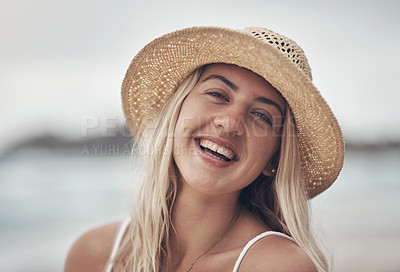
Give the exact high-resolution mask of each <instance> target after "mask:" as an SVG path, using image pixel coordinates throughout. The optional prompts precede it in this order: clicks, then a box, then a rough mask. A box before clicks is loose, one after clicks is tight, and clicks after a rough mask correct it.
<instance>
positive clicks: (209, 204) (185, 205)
mask: <svg viewBox="0 0 400 272" xmlns="http://www.w3.org/2000/svg"><path fill="white" fill-rule="evenodd" d="M180 189H181V190H178V194H177V197H176V200H175V203H174V207H173V211H172V223H173V226H174V229H175V233H171V234H172V235H171V240H170V245H171V248H172V250H173V252H175V253H176V255H174V256H175V257H174V263H175V265H179V264H181V265H182V266H183V267H185V266H186V265H190V264H191V262H193V261H194V260H196V258H197V257H199V256H200V255H201V254H203V253H204V252H206V251H208V250H211V249H210V247H213V248H212V249H214V250H215V249H217V248H218V245H219V244H222V242H223V239H224V238H225V237H226V235H227V234H228V233H229V232H230V230H231V229H232V228H233V225H234V224H235V223H236V220H237V219H238V217H239V210H240V208H239V207H240V205H239V203H238V197H239V193H232V194H224V195H206V194H202V193H199V192H196V191H194V190H192V189H191V188H180Z"/></svg>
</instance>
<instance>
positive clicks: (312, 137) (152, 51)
mask: <svg viewBox="0 0 400 272" xmlns="http://www.w3.org/2000/svg"><path fill="white" fill-rule="evenodd" d="M210 63H229V64H235V65H237V66H240V67H245V68H247V69H249V70H251V71H253V72H254V73H256V74H259V75H260V76H262V77H263V78H265V79H266V80H267V81H268V82H269V83H271V85H272V86H274V87H275V88H276V89H277V90H278V91H279V92H280V93H281V94H282V96H283V97H284V98H285V99H286V101H287V102H288V104H289V106H290V108H291V110H292V112H293V115H294V117H295V122H296V130H297V134H298V142H299V151H300V158H301V166H302V174H303V176H304V179H305V182H306V188H307V192H308V197H309V198H312V197H314V196H316V195H318V194H319V193H321V192H322V191H324V190H326V189H327V188H328V187H329V186H330V185H331V184H332V183H333V182H334V181H335V180H336V178H337V176H338V175H339V172H340V171H341V169H342V166H343V159H344V142H343V136H342V133H341V130H340V127H339V125H338V123H337V121H336V118H335V117H334V115H333V113H332V111H331V109H330V108H329V106H328V104H327V103H326V102H325V100H324V99H323V98H322V96H321V95H320V93H319V91H318V90H317V89H316V87H315V86H314V85H313V83H312V76H311V70H310V67H309V65H308V61H307V58H306V57H305V55H304V52H303V50H302V49H301V48H300V47H299V46H298V45H297V44H296V43H295V42H294V41H292V40H290V39H288V38H287V37H285V36H282V35H280V34H278V33H275V32H273V31H271V30H268V29H265V28H246V29H244V30H231V29H226V28H220V27H194V28H187V29H183V30H179V31H175V32H172V33H169V34H166V35H164V36H162V37H160V38H157V39H155V40H153V41H152V42H150V43H149V44H147V45H146V46H145V47H144V48H143V49H142V50H141V51H140V52H139V53H138V54H137V55H136V56H135V57H134V59H133V60H132V62H131V64H130V66H129V68H128V71H127V72H126V75H125V78H124V81H123V83H122V105H123V109H124V114H125V117H126V119H127V123H128V125H129V128H130V130H131V133H132V134H133V135H136V133H137V132H138V129H139V127H140V126H142V125H145V124H146V123H147V122H148V120H151V119H152V118H154V117H155V116H156V115H157V114H158V113H159V111H160V109H161V108H162V106H163V105H164V103H165V102H166V101H167V100H168V99H169V98H170V97H171V95H172V94H173V93H174V92H175V90H176V88H177V86H178V85H179V84H180V83H181V82H182V80H183V79H184V78H185V77H186V76H187V75H188V74H189V73H190V72H192V71H193V70H195V69H196V68H198V67H200V66H203V65H205V64H210Z"/></svg>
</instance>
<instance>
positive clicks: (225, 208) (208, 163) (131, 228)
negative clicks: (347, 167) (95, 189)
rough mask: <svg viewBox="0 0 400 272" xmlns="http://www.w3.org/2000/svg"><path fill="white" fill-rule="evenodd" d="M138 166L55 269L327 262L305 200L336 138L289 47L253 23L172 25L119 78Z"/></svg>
mask: <svg viewBox="0 0 400 272" xmlns="http://www.w3.org/2000/svg"><path fill="white" fill-rule="evenodd" d="M122 102H123V108H124V113H125V116H126V118H127V123H128V125H129V127H130V129H131V132H132V134H133V135H134V136H135V137H136V140H137V141H138V142H139V146H140V147H141V149H142V150H141V151H142V153H143V154H144V155H145V156H144V165H145V176H144V178H143V183H142V186H141V189H140V191H139V192H138V196H137V198H136V203H135V205H134V208H133V211H132V215H131V219H129V220H126V221H125V222H124V223H122V224H119V223H116V224H112V225H108V226H104V227H101V228H99V229H96V230H93V231H90V232H88V233H87V234H85V235H83V236H82V237H81V238H80V239H79V240H78V241H77V242H76V243H75V245H74V246H73V247H72V249H71V251H70V253H69V256H68V258H67V263H66V267H65V270H66V271H114V272H116V271H192V272H195V271H252V272H253V271H329V270H330V268H329V263H328V261H327V259H326V258H325V257H324V255H323V253H322V251H321V250H320V249H319V247H318V246H317V243H316V242H315V240H314V238H313V235H312V233H311V230H310V223H309V214H308V203H307V200H308V199H310V198H312V197H314V196H316V195H317V194H319V193H321V192H322V191H324V190H325V189H327V188H328V187H329V186H330V185H331V184H332V183H333V182H334V180H335V179H336V178H337V175H338V174H339V172H340V170H341V168H342V165H343V156H344V144H343V138H342V134H341V131H340V128H339V126H338V123H337V121H336V119H335V117H334V116H333V114H332V112H331V110H330V109H329V107H328V105H327V104H326V102H325V101H324V99H323V98H322V97H321V96H320V94H319V92H318V91H317V89H316V88H315V87H314V85H313V84H312V78H311V71H310V68H309V65H308V63H307V59H306V57H305V55H304V52H303V51H302V50H301V48H300V47H299V46H298V45H297V44H296V43H294V42H293V41H292V40H290V39H288V38H286V37H284V36H282V35H279V34H277V33H275V32H272V31H270V30H268V29H264V28H249V29H245V30H241V31H237V30H230V29H224V28H217V27H200V28H189V29H184V30H181V31H176V32H173V33H170V34H167V35H165V36H163V37H161V38H158V39H156V40H154V41H152V42H151V43H149V44H148V45H147V46H146V47H145V48H144V49H142V50H141V51H140V52H139V53H138V55H137V56H136V57H135V58H134V59H133V61H132V63H131V65H130V67H129V69H128V71H127V73H126V76H125V79H124V82H123V85H122Z"/></svg>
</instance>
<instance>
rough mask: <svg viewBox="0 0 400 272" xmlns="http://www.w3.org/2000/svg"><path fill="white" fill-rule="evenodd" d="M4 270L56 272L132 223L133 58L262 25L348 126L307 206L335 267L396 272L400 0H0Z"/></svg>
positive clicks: (136, 171)
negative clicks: (72, 255)
mask: <svg viewBox="0 0 400 272" xmlns="http://www.w3.org/2000/svg"><path fill="white" fill-rule="evenodd" d="M0 6H1V8H0V34H1V36H0V39H1V42H0V124H1V125H0V256H1V258H0V271H41V272H46V271H62V270H63V265H64V260H65V257H66V254H67V252H68V249H69V247H70V246H71V245H72V243H73V241H74V240H75V239H76V238H77V237H78V236H79V235H80V234H81V233H82V232H83V231H85V230H88V229H90V228H93V227H95V226H98V225H100V224H104V223H107V222H111V221H115V220H121V219H122V218H123V217H124V216H126V215H127V210H128V201H129V199H130V194H131V193H130V192H131V191H133V192H134V191H135V188H136V186H137V183H136V182H137V181H138V180H139V179H140V175H141V172H140V163H139V162H137V161H135V159H129V153H130V150H129V143H130V141H131V138H130V135H129V133H128V129H127V127H126V126H125V125H124V118H123V114H122V110H121V104H120V94H119V91H120V85H121V82H122V79H123V77H124V74H125V70H126V68H127V67H128V65H129V62H130V60H131V59H132V58H133V56H134V55H135V54H136V53H137V52H138V51H139V50H140V48H142V47H143V46H144V45H145V44H146V43H148V42H149V41H151V40H152V39H154V38H156V37H158V36H160V35H162V34H165V33H167V32H170V31H174V30H176V29H180V28H183V27H189V26H200V25H217V26H225V27H229V28H244V27H246V26H265V27H268V28H270V29H272V30H275V31H277V32H279V33H282V34H284V35H286V36H288V37H291V38H292V39H294V40H295V41H296V42H297V43H298V44H300V46H302V48H303V49H304V50H305V52H306V55H307V57H308V59H309V62H310V65H311V68H312V70H313V77H314V83H315V85H316V86H317V88H318V89H319V90H320V91H321V93H322V95H323V96H324V97H325V98H326V100H327V101H328V103H329V104H330V106H331V107H332V109H333V111H334V112H335V114H336V116H337V118H338V120H339V123H340V124H341V126H342V129H343V133H344V136H345V140H346V143H347V154H346V159H345V164H344V168H343V171H342V173H341V174H340V176H339V178H338V180H337V182H336V183H335V184H334V185H333V186H332V187H331V188H330V189H329V190H328V191H327V192H325V193H324V194H322V195H321V196H319V197H317V198H316V199H315V200H312V201H311V203H312V208H313V213H314V227H315V229H316V233H317V234H318V235H319V236H320V237H321V239H323V240H325V241H326V244H327V245H328V247H329V249H330V251H331V252H332V255H333V256H334V258H333V260H334V261H333V262H334V271H343V272H344V271H391V272H393V271H400V251H399V249H398V248H399V247H398V245H399V244H400V216H399V212H398V211H399V208H400V199H399V193H400V182H399V181H400V167H399V166H400V110H399V108H398V103H399V101H400V92H399V87H398V86H399V83H398V74H399V69H398V65H399V63H400V50H399V48H400V35H399V29H400V17H399V16H398V12H399V11H400V2H399V1H388V0H381V1H370V0H364V1H344V0H340V1H317V0H314V1H311V0H310V1H292V0H289V1H261V0H258V1H256V0H248V1H243V0H240V1H237V0H230V1H227V0H222V1H210V0H204V1H182V0H176V1H158V2H157V1H152V0H150V1H146V2H145V1H132V0H131V1H122V0H115V1H105V0H97V1H94V0H86V1H85V0H79V1H78V0H69V1H58V0H51V1H50V0H36V1H29V0H0Z"/></svg>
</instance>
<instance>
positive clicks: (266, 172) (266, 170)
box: [262, 160, 275, 177]
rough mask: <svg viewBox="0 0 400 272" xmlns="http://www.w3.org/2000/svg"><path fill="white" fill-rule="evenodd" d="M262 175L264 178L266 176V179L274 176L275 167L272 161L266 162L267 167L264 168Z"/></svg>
mask: <svg viewBox="0 0 400 272" xmlns="http://www.w3.org/2000/svg"><path fill="white" fill-rule="evenodd" d="M262 173H263V175H264V176H267V177H271V176H273V175H274V174H275V167H274V165H273V163H272V160H271V161H269V162H268V164H267V166H265V168H264V170H263V171H262Z"/></svg>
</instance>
